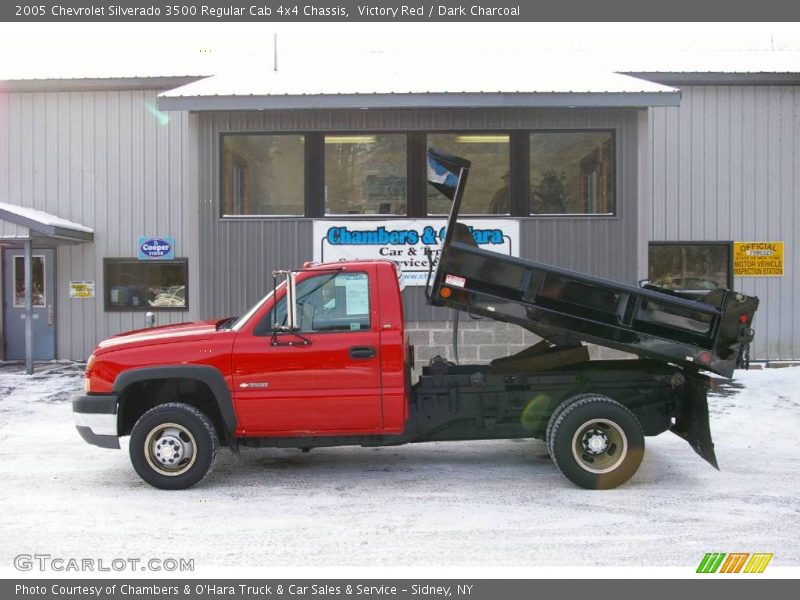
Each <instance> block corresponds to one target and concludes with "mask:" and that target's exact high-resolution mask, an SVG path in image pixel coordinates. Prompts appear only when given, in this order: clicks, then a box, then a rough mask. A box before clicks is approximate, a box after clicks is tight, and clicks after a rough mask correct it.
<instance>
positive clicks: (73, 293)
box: [69, 281, 94, 300]
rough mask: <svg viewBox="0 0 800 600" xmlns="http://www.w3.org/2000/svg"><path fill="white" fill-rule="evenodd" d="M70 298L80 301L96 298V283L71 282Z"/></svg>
mask: <svg viewBox="0 0 800 600" xmlns="http://www.w3.org/2000/svg"><path fill="white" fill-rule="evenodd" d="M69 297H70V298H78V299H80V300H89V299H91V298H94V281H70V282H69Z"/></svg>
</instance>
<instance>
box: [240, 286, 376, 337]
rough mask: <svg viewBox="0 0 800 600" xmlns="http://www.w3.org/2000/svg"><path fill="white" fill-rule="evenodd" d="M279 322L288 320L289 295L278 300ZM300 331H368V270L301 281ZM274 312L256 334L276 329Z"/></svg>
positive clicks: (299, 299)
mask: <svg viewBox="0 0 800 600" xmlns="http://www.w3.org/2000/svg"><path fill="white" fill-rule="evenodd" d="M275 311H276V312H275V323H278V324H282V323H285V322H286V298H285V297H284V298H282V299H281V300H280V301H279V302H278V306H277V308H276V309H275ZM297 313H298V322H299V324H300V330H299V333H323V332H329V331H366V330H368V329H369V328H370V320H369V277H368V276H367V274H366V273H339V274H336V275H333V274H331V273H326V274H324V275H317V276H315V277H310V278H308V279H305V280H303V281H301V282H300V283H298V284H297ZM272 315H273V311H270V312H269V313H268V314H267V316H266V318H265V319H264V321H262V322H261V323H259V325H258V327H257V328H256V331H255V334H256V335H269V334H270V333H271V331H272V323H273V316H272Z"/></svg>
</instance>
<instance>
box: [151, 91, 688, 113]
mask: <svg viewBox="0 0 800 600" xmlns="http://www.w3.org/2000/svg"><path fill="white" fill-rule="evenodd" d="M680 100H681V93H680V91H679V90H673V91H669V92H532V93H520V92H515V93H483V92H476V93H447V92H444V93H425V94H315V95H306V94H303V95H291V94H286V95H276V96H270V95H258V96H256V95H229V96H218V95H212V96H164V95H161V96H159V97H158V109H159V110H163V111H171V110H188V111H234V110H319V109H384V108H647V107H649V106H679V105H680Z"/></svg>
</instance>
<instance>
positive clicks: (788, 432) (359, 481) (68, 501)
mask: <svg viewBox="0 0 800 600" xmlns="http://www.w3.org/2000/svg"><path fill="white" fill-rule="evenodd" d="M81 378H82V374H81V367H80V366H79V365H71V364H50V365H46V366H43V367H40V373H38V374H36V375H34V376H32V377H27V376H25V375H23V374H22V372H21V369H20V368H19V367H18V366H12V365H2V366H0V481H2V484H0V532H2V535H1V536H0V538H1V541H0V565H3V566H7V565H10V564H11V561H12V558H13V557H14V556H15V555H16V554H19V553H49V554H51V555H53V556H66V557H71V556H72V557H74V556H89V557H133V556H138V557H152V556H156V557H159V556H161V557H163V556H168V557H185V558H193V559H195V563H196V565H197V567H198V568H202V567H215V566H231V565H248V566H262V565H263V566H273V567H274V566H280V565H284V566H303V565H315V566H322V565H328V566H329V565H354V566H358V565H363V566H372V565H384V566H402V565H408V566H422V565H425V566H428V567H430V566H436V565H440V566H450V565H459V566H465V565H476V566H537V565H538V566H544V565H565V564H566V565H597V566H604V565H616V566H621V565H644V566H648V565H649V566H664V565H668V566H669V565H674V566H678V565H696V564H697V563H698V562H699V560H700V559H701V558H702V556H703V554H704V553H705V552H710V551H719V552H735V551H742V552H757V551H761V552H773V553H774V554H775V557H774V559H773V562H772V564H773V565H776V566H777V565H785V566H790V565H798V564H800V368H787V369H765V370H759V371H750V372H747V373H744V372H741V373H740V372H737V378H736V382H735V383H733V384H731V385H727V386H726V387H724V388H723V389H721V390H720V391H718V392H715V393H714V394H713V395H712V398H711V399H710V406H711V413H712V423H711V425H712V432H713V435H714V439H715V442H716V450H717V456H718V458H719V463H720V467H721V469H722V470H721V471H720V472H717V471H715V470H714V469H713V468H712V467H710V466H709V465H708V464H706V463H705V462H704V461H703V460H701V459H700V458H699V457H698V456H696V455H695V454H694V452H693V451H692V450H691V449H690V448H689V446H688V445H687V444H686V443H685V442H683V441H682V440H680V439H678V438H677V437H676V436H674V435H672V434H664V435H662V436H659V437H657V438H648V440H647V452H646V455H645V459H644V462H643V464H642V467H641V468H640V470H639V472H638V473H637V475H636V476H635V477H634V479H633V480H631V481H630V482H628V483H627V484H626V485H624V486H623V487H621V488H619V489H616V490H611V491H603V492H599V491H597V492H595V491H586V490H582V489H578V488H576V487H574V486H573V485H572V484H570V483H569V482H568V481H567V480H566V479H565V478H564V477H563V476H562V475H561V474H560V473H559V472H558V471H557V470H556V468H555V466H554V465H553V464H552V463H551V461H550V459H549V458H548V457H547V455H546V452H545V448H544V444H543V443H541V442H537V441H521V442H520V441H497V442H495V441H492V442H459V443H432V444H420V445H416V446H405V447H399V448H378V449H363V448H337V449H318V450H314V451H313V452H311V453H309V454H302V453H300V452H299V451H296V450H292V451H289V450H244V451H243V453H242V461H241V462H239V463H237V462H236V461H235V460H234V459H233V458H232V457H231V455H230V453H228V452H227V451H225V450H223V451H221V453H220V459H219V460H218V463H217V467H216V469H215V470H214V471H213V473H212V474H211V475H210V476H209V477H208V478H207V479H206V480H205V481H204V482H203V483H202V484H201V485H200V486H198V487H196V488H194V489H191V490H188V491H183V492H163V491H158V490H156V489H154V488H151V487H150V486H148V485H147V484H145V483H143V482H142V481H141V480H140V479H139V478H138V476H137V475H136V474H135V473H134V471H133V469H132V467H131V466H130V463H129V461H128V455H127V450H126V449H123V450H104V449H100V448H96V447H93V446H89V445H87V444H86V443H84V442H83V440H82V439H81V438H80V437H79V436H78V434H77V432H76V431H75V428H74V426H73V424H72V412H71V411H72V408H71V403H70V397H71V396H72V395H75V394H78V393H80V390H81V387H82V379H81ZM123 446H124V444H123Z"/></svg>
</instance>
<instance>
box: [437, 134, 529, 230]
mask: <svg viewBox="0 0 800 600" xmlns="http://www.w3.org/2000/svg"><path fill="white" fill-rule="evenodd" d="M520 131H522V130H519V129H513V130H512V129H506V130H501V129H469V130H466V131H465V130H463V129H457V130H456V129H444V130H442V129H430V130H425V131H423V132H422V133H423V135H424V136H425V147H426V148H427V147H428V136H429V135H454V136H456V135H474V136H481V135H505V136H508V171H509V184H510V185H509V190H508V194H509V208H510V209H511V210H510V211H509V212H507V213H460V216H461V217H464V218H467V219H470V218H471V219H513V218H515V217H516V216H517V215H515V214H514V210H515V208H516V206H515V203H514V186H515V184H516V183H517V182H516V180H515V177H514V176H515V166H516V165H515V164H514V163H515V161H514V148H515V146H514V134H518V133H519V132H520ZM422 168H423V171H425V176H424V180H425V187H424V193H423V198H422V205H423V209H424V211H425V213H424V215H423V216H424V218H426V219H447V216H448V214H449V212H448V213H442V214H431V212H430V209H429V208H428V179H427V164H425V163H424V162H423V164H422ZM467 187H469V182H467Z"/></svg>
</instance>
